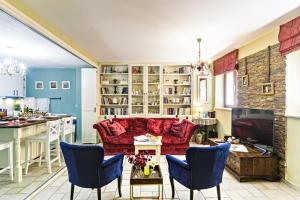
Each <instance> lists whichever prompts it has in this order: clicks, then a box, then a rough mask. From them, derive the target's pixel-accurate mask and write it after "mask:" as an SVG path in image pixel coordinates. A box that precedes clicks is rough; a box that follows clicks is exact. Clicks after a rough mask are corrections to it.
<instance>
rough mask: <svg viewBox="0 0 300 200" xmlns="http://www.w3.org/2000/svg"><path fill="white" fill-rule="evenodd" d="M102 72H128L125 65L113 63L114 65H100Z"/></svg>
mask: <svg viewBox="0 0 300 200" xmlns="http://www.w3.org/2000/svg"><path fill="white" fill-rule="evenodd" d="M102 73H104V74H106V73H108V74H110V73H128V68H127V66H125V65H124V66H122V65H120V66H118V65H114V66H103V67H102Z"/></svg>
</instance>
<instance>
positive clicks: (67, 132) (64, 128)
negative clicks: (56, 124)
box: [60, 117, 73, 144]
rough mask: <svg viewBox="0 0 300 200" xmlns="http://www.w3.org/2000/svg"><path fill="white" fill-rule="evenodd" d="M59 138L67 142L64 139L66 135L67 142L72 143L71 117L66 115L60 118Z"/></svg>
mask: <svg viewBox="0 0 300 200" xmlns="http://www.w3.org/2000/svg"><path fill="white" fill-rule="evenodd" d="M60 136H61V140H62V141H63V142H67V141H66V139H67V137H68V142H69V143H71V144H72V143H73V117H66V118H63V119H61V133H60Z"/></svg>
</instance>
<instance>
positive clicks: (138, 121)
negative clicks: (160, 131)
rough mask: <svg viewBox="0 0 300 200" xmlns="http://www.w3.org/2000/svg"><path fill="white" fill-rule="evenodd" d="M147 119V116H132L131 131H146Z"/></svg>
mask: <svg viewBox="0 0 300 200" xmlns="http://www.w3.org/2000/svg"><path fill="white" fill-rule="evenodd" d="M146 129H147V119H145V118H138V117H137V118H132V119H131V120H130V122H129V131H135V132H139V131H146Z"/></svg>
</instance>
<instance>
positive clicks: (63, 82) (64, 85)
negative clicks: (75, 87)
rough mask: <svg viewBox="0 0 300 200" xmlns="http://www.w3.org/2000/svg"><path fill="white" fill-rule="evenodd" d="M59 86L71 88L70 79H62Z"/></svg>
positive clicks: (64, 88)
mask: <svg viewBox="0 0 300 200" xmlns="http://www.w3.org/2000/svg"><path fill="white" fill-rule="evenodd" d="M61 88H62V89H63V90H69V89H71V82H70V81H62V82H61Z"/></svg>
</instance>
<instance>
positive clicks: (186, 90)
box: [182, 87, 191, 94]
mask: <svg viewBox="0 0 300 200" xmlns="http://www.w3.org/2000/svg"><path fill="white" fill-rule="evenodd" d="M182 94H191V88H190V87H185V88H183V91H182Z"/></svg>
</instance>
